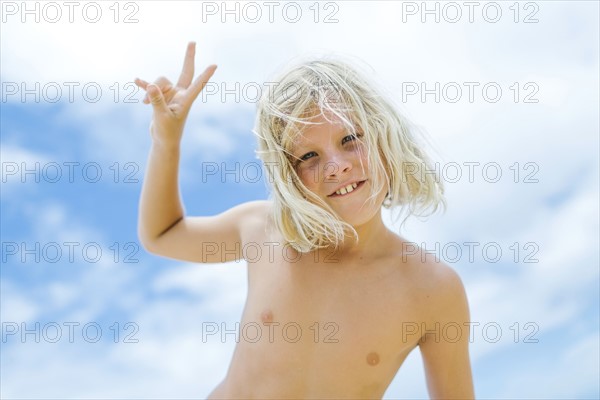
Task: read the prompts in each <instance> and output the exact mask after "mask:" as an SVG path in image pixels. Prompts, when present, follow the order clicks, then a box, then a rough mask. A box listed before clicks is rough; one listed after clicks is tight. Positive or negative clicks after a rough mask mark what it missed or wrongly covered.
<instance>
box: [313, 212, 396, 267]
mask: <svg viewBox="0 0 600 400" xmlns="http://www.w3.org/2000/svg"><path fill="white" fill-rule="evenodd" d="M354 229H355V230H356V233H357V234H358V240H357V239H356V237H354V235H352V234H350V235H347V236H346V240H345V242H344V243H342V244H341V245H340V246H338V248H337V249H334V248H333V246H332V247H330V248H327V249H322V252H324V253H325V254H328V255H331V256H332V257H334V258H335V259H339V260H358V259H359V258H361V259H362V258H363V257H374V256H377V254H379V253H380V252H381V251H382V250H383V249H385V248H386V245H387V243H389V239H390V235H392V233H391V232H390V231H389V230H388V229H387V227H386V226H385V224H384V223H383V220H382V219H381V212H378V213H376V215H375V216H374V217H373V218H372V219H371V220H370V221H368V222H366V223H365V224H363V225H359V226H354Z"/></svg>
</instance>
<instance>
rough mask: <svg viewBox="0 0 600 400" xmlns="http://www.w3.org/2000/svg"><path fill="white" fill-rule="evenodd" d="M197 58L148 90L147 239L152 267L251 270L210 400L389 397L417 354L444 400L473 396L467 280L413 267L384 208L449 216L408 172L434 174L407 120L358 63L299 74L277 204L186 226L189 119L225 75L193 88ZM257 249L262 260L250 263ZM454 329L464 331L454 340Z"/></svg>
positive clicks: (427, 180) (272, 135) (273, 141)
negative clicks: (181, 180)
mask: <svg viewBox="0 0 600 400" xmlns="http://www.w3.org/2000/svg"><path fill="white" fill-rule="evenodd" d="M194 56H195V43H190V44H189V45H188V48H187V53H186V57H185V61H184V66H183V71H182V73H181V76H180V79H179V81H178V83H177V85H176V86H173V85H172V84H171V83H170V82H169V81H168V80H167V79H166V78H164V77H161V78H159V79H157V80H156V81H155V84H149V83H147V82H145V81H143V80H140V79H136V83H137V85H138V86H140V87H141V88H143V89H144V90H146V92H147V94H146V98H145V99H144V102H145V103H152V105H153V109H154V115H153V120H152V124H151V128H150V131H151V135H152V149H151V152H150V156H149V162H148V170H147V173H146V176H145V179H144V185H143V189H142V194H141V201H140V214H139V226H138V233H139V238H140V242H141V243H142V245H143V246H144V247H145V248H146V249H147V250H148V251H149V252H151V253H153V254H157V255H161V256H165V257H170V258H174V259H179V260H185V261H192V262H209V263H214V262H227V261H232V260H237V259H241V258H245V259H246V261H247V262H248V297H247V302H246V305H245V307H244V311H243V315H242V318H241V326H242V327H244V328H243V334H242V335H241V337H242V338H241V340H240V341H239V342H238V344H237V346H236V349H235V352H234V355H233V359H232V361H231V364H230V367H229V370H228V373H227V376H226V377H225V379H224V380H223V381H222V382H221V383H220V384H219V385H218V386H217V387H216V388H215V389H214V390H213V392H212V393H211V394H210V395H209V398H210V399H217V398H223V399H233V398H246V399H250V398H253V399H264V398H276V399H285V398H290V399H292V398H293V399H300V398H319V399H324V398H335V399H342V398H348V399H349V398H352V399H362V398H365V399H367V398H369V399H372V398H381V397H382V396H383V395H384V393H385V391H386V389H387V387H388V385H389V384H390V382H391V381H392V380H393V378H394V376H395V374H396V372H397V371H398V369H399V368H400V366H401V365H402V363H403V361H404V360H405V358H406V357H407V356H408V354H409V353H410V352H411V351H412V350H413V349H414V348H415V347H417V346H418V347H419V349H420V351H421V353H422V356H423V361H424V365H425V371H426V378H427V385H428V390H429V394H430V396H431V397H433V398H456V399H468V398H473V397H474V390H473V384H472V378H471V367H470V361H469V354H468V335H467V334H465V331H466V330H467V326H468V323H469V309H468V302H467V298H466V294H465V291H464V287H463V285H462V282H461V280H460V278H459V276H458V275H457V274H456V272H454V270H452V269H451V268H450V267H448V266H447V265H445V264H443V263H440V262H432V261H429V260H427V258H426V257H425V260H426V261H425V262H424V261H423V258H422V257H421V253H420V250H419V252H417V254H415V252H414V251H412V252H410V254H409V253H408V252H407V251H406V250H407V249H408V248H414V245H412V244H411V243H410V242H408V241H406V240H405V239H404V238H402V237H400V236H398V235H396V234H395V233H393V232H392V231H390V230H389V229H387V228H386V226H385V225H384V223H383V221H382V218H381V207H382V206H386V207H392V206H402V207H409V211H410V212H411V213H415V210H416V209H417V208H419V207H421V208H424V209H425V208H427V207H432V208H434V209H436V208H437V205H438V204H443V203H444V200H443V197H442V193H443V188H442V187H441V185H440V184H439V183H436V181H435V179H434V178H433V177H431V176H429V175H427V174H425V176H421V177H419V179H417V178H415V177H414V174H413V173H412V172H414V171H415V170H414V169H410V171H411V173H408V171H409V169H408V168H405V167H404V165H405V164H406V163H410V165H412V166H415V165H416V166H419V165H421V166H426V165H428V164H427V163H428V160H427V158H426V156H425V155H424V153H423V152H422V151H421V149H420V148H419V147H418V146H417V145H416V143H415V140H414V137H412V134H411V132H410V130H409V129H408V128H407V126H408V124H407V121H405V120H404V119H403V118H402V117H401V116H400V115H399V114H398V113H397V112H396V111H395V110H394V109H393V108H392V107H391V106H390V105H389V103H388V102H387V101H386V100H384V99H383V98H382V97H381V96H380V95H379V94H378V93H376V92H375V91H374V90H372V88H371V86H370V85H369V84H368V83H367V82H366V80H364V78H363V77H362V76H361V75H360V74H358V73H357V72H356V71H355V70H353V69H352V68H351V67H349V66H348V65H346V64H344V63H343V62H338V61H330V60H315V61H312V62H307V63H304V64H301V65H299V66H296V67H294V68H292V69H291V70H290V71H288V72H286V73H285V74H284V75H282V76H281V77H280V79H279V80H278V85H276V86H275V87H273V88H272V89H271V90H269V91H268V92H266V93H265V94H264V95H263V97H262V98H261V100H260V102H259V105H258V111H257V119H256V126H255V133H256V134H257V136H258V140H259V150H258V154H259V156H260V157H261V159H262V160H263V162H264V163H265V166H266V167H267V170H268V173H269V177H270V178H271V179H270V182H272V185H273V194H272V198H271V200H269V201H253V202H248V203H244V204H241V205H238V206H236V207H233V208H231V209H230V210H227V211H225V212H223V213H222V214H219V215H216V216H210V217H186V216H184V211H183V206H182V204H181V201H180V199H179V194H178V192H179V190H178V180H177V173H178V164H179V144H180V140H181V137H182V133H183V128H184V123H185V119H186V117H187V114H188V112H189V109H190V106H191V104H192V102H193V101H194V100H195V99H196V97H197V96H198V94H199V93H200V92H201V91H202V89H203V88H204V86H205V85H206V82H207V81H208V80H209V79H210V77H211V76H212V75H213V73H214V71H215V69H216V66H215V65H211V66H209V67H208V68H207V69H206V70H205V71H204V72H203V73H202V74H201V75H200V76H199V77H198V78H197V79H196V80H195V81H194V82H193V83H192V78H193V75H194ZM406 165H408V164H406ZM434 211H435V210H434ZM251 247H253V248H255V249H256V250H257V251H256V252H253V254H261V256H260V257H253V256H251V255H249V254H248V252H246V253H244V251H243V249H250V248H251ZM207 249H211V251H208V250H207ZM215 249H216V250H217V251H214V250H215ZM219 249H227V251H218V250H219ZM232 249H235V250H234V251H232ZM429 258H431V257H429ZM446 327H452V328H455V330H454V331H452V334H447V335H445V334H444V333H448V332H449V331H451V330H448V329H446ZM456 329H458V332H457V334H455V332H456Z"/></svg>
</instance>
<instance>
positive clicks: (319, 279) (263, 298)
mask: <svg viewBox="0 0 600 400" xmlns="http://www.w3.org/2000/svg"><path fill="white" fill-rule="evenodd" d="M265 221H268V218H266V215H265V216H262V217H261V216H258V217H257V218H256V219H254V221H253V222H252V223H250V224H248V226H247V227H246V228H247V229H245V231H244V232H242V246H243V248H245V249H247V257H246V258H247V261H248V285H249V286H248V298H247V301H246V306H245V308H244V311H243V315H242V318H241V322H240V335H239V342H238V344H237V346H236V349H235V352H234V355H233V359H232V361H231V365H230V368H229V371H228V373H227V377H226V378H225V380H224V381H223V382H222V383H221V384H220V385H219V386H218V387H217V388H216V389H215V390H214V391H213V392H212V393H211V394H210V395H209V399H217V398H238V397H243V398H261V399H264V398H279V399H284V398H328V397H329V398H353V399H358V398H381V397H383V395H384V393H385V390H386V388H387V387H388V385H389V384H390V382H391V381H392V379H393V378H394V376H395V374H396V372H397V371H398V369H399V368H400V366H401V365H402V363H403V361H404V360H405V358H406V357H407V356H408V354H409V353H410V352H411V351H412V350H413V349H414V348H415V347H416V346H417V344H418V341H419V335H418V334H412V335H411V334H407V332H408V331H407V329H406V328H407V326H408V325H412V326H415V324H417V325H419V326H420V324H421V323H422V322H423V321H424V310H423V309H424V304H426V301H425V296H426V291H423V290H422V288H423V276H424V271H423V266H422V265H421V266H420V265H418V263H416V262H414V261H412V259H406V258H405V259H404V260H403V257H402V242H403V239H402V238H401V237H399V236H396V235H393V238H394V239H393V243H389V244H391V245H390V246H387V247H388V248H389V251H386V252H385V253H384V254H381V255H378V256H377V257H376V258H373V259H362V260H360V259H358V260H351V261H341V260H336V259H335V258H333V257H332V258H329V259H328V260H325V257H323V256H316V253H309V254H305V255H302V256H301V257H298V256H299V254H298V253H295V252H294V251H293V249H291V248H290V247H283V246H282V245H281V243H284V241H283V238H281V237H279V236H278V234H277V233H274V229H270V227H269V226H267V225H266V224H268V222H265ZM268 243H271V244H268ZM389 244H388V245H389ZM258 249H260V252H259V251H258Z"/></svg>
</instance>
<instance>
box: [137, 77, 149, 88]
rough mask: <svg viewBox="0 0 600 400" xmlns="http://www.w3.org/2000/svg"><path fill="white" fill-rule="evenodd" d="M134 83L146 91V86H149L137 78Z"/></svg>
mask: <svg viewBox="0 0 600 400" xmlns="http://www.w3.org/2000/svg"><path fill="white" fill-rule="evenodd" d="M133 82H134V83H135V84H136V85H138V86H139V87H140V88H142V89H144V90H146V86H148V82H146V81H145V80H143V79H140V78H135V79H134V81H133Z"/></svg>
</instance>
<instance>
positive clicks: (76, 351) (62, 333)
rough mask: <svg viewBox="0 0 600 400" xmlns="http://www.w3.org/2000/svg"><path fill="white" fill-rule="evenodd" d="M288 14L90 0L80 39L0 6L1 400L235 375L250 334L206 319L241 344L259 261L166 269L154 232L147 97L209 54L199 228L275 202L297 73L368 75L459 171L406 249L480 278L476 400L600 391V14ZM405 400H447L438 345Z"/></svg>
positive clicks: (64, 15) (187, 391)
mask: <svg viewBox="0 0 600 400" xmlns="http://www.w3.org/2000/svg"><path fill="white" fill-rule="evenodd" d="M275 3H276V7H275V8H274V13H273V15H272V20H269V8H267V6H266V5H265V4H264V3H262V2H256V3H253V4H251V5H250V6H247V5H246V3H243V2H228V3H227V7H228V8H229V9H230V10H235V7H236V4H237V7H238V8H237V10H238V12H237V13H236V12H235V11H234V12H233V13H232V14H223V5H222V3H221V2H204V3H202V2H192V1H184V2H178V1H172V2H168V3H167V2H166V1H132V2H119V3H115V2H112V1H107V2H105V1H98V2H95V3H93V2H92V3H89V2H78V3H77V4H78V5H77V6H76V7H75V8H74V9H73V13H72V22H70V21H69V9H68V8H67V7H66V6H64V3H63V2H58V3H53V4H54V5H50V6H48V5H47V3H46V2H26V4H27V6H26V7H28V9H30V10H34V11H32V13H30V14H26V13H24V10H23V3H21V2H10V1H3V2H0V10H1V12H2V15H1V18H2V20H1V25H0V26H1V27H0V51H1V54H0V55H1V58H0V59H1V62H0V80H1V82H2V99H1V104H0V105H1V116H0V124H1V139H0V146H1V147H0V149H1V150H0V156H1V165H2V186H1V188H2V191H1V207H2V209H1V219H2V224H1V230H0V233H1V235H2V239H1V243H2V248H1V257H2V260H1V262H2V264H1V286H0V289H1V296H0V297H1V307H0V311H1V318H0V319H1V321H2V342H1V343H0V345H1V350H2V351H1V354H0V368H1V370H0V379H1V382H0V395H1V397H2V398H6V399H25V398H27V399H36V398H39V399H41V398H45V399H47V398H56V399H58V398H60V399H65V398H132V399H133V398H136V399H139V398H165V399H166V398H190V399H192V398H205V397H206V396H207V395H208V393H209V392H210V391H211V390H212V389H213V388H214V387H215V386H216V385H217V384H218V383H219V382H220V381H221V380H222V379H223V378H224V376H225V373H226V371H227V367H228V365H229V361H230V359H231V355H232V353H233V349H234V345H235V338H234V337H233V336H232V335H229V336H227V337H226V340H224V341H221V340H220V339H219V337H218V336H212V337H208V338H207V339H206V340H203V338H202V332H203V323H204V324H206V323H209V322H214V323H217V324H221V323H223V324H225V327H227V329H234V328H235V322H236V321H239V319H240V316H241V312H242V308H243V304H244V300H245V296H246V293H247V289H246V277H247V275H246V264H245V262H243V261H241V262H232V263H226V264H204V265H203V264H192V263H182V262H178V261H175V260H169V259H166V258H162V257H158V256H153V255H150V254H147V253H146V252H145V251H144V250H143V249H142V248H141V246H140V245H139V242H138V239H137V234H136V225H137V212H138V201H139V195H140V190H141V184H142V180H143V174H144V171H145V168H146V162H147V160H146V158H147V155H148V151H149V148H150V136H149V131H148V127H149V123H150V118H151V108H150V106H148V105H144V104H143V103H141V99H142V98H143V92H142V91H139V90H137V89H136V88H135V87H134V86H133V84H132V83H131V82H132V81H133V79H134V78H136V77H140V78H143V79H146V80H148V81H152V80H154V79H155V78H157V77H158V76H161V75H164V76H166V77H168V78H169V79H171V80H172V81H176V79H177V77H178V76H179V72H180V69H181V65H182V61H183V55H184V53H185V48H186V44H187V42H188V41H192V40H193V41H196V42H197V50H196V68H197V72H200V71H201V70H203V69H204V67H205V66H207V65H209V64H213V63H214V64H217V65H218V69H217V71H216V73H215V75H214V76H213V78H212V82H213V85H212V86H210V88H211V93H210V94H208V93H206V94H205V96H204V97H200V98H198V100H197V101H196V103H195V104H194V106H193V108H192V111H191V113H190V115H189V118H188V121H187V125H186V130H185V134H184V138H183V141H182V157H181V164H180V188H181V193H182V198H183V202H184V204H185V209H186V213H187V215H213V214H216V213H220V212H222V211H225V210H226V209H228V208H230V207H231V206H234V205H236V204H239V203H242V202H245V201H250V200H257V199H266V198H267V197H268V195H269V192H268V182H267V181H266V179H265V178H264V173H261V174H260V175H259V176H258V178H259V179H255V177H256V171H257V169H256V166H257V165H258V164H257V163H258V160H257V159H256V158H255V154H254V149H255V144H256V143H255V138H254V136H253V134H252V133H251V129H252V126H253V119H254V110H255V106H256V104H255V98H256V87H261V85H263V84H264V82H269V79H270V77H272V76H273V74H274V73H276V72H277V71H279V70H280V68H281V67H282V66H283V65H285V64H286V63H288V62H289V61H290V60H291V59H293V58H295V57H298V56H305V55H323V54H328V53H331V52H335V53H337V54H342V55H345V56H349V57H352V58H355V59H356V60H357V62H359V63H361V65H363V66H365V67H366V68H367V69H369V70H370V71H371V72H370V76H371V78H372V79H375V80H376V81H378V82H380V83H381V84H382V85H383V86H384V87H385V88H386V90H387V92H388V93H389V94H390V95H391V97H392V98H393V99H394V100H395V101H396V103H397V104H398V107H399V109H400V110H401V112H403V113H404V114H405V115H406V116H407V117H408V118H409V119H411V120H412V121H413V122H414V123H415V124H417V125H418V126H419V127H421V128H422V130H423V131H424V132H426V134H427V135H428V138H429V140H430V142H431V146H432V151H431V154H432V156H433V158H434V159H435V160H436V161H437V162H438V165H439V167H440V172H441V176H442V179H444V183H445V185H446V189H447V190H446V195H447V201H448V210H447V212H446V213H445V214H441V213H440V214H436V215H434V216H432V217H430V218H429V219H427V220H418V219H415V218H411V219H409V221H408V222H407V224H406V225H405V227H404V228H403V229H402V231H401V233H402V234H403V235H404V236H405V237H406V238H408V239H409V240H412V241H414V242H416V243H418V244H420V245H422V246H424V247H426V248H427V249H430V250H431V251H432V257H435V256H439V257H441V259H443V260H444V261H445V262H446V263H448V264H449V265H450V266H451V267H452V268H454V269H455V270H456V271H457V272H458V273H459V274H460V276H461V278H462V279H463V282H464V284H465V288H466V291H467V295H468V298H469V303H470V309H471V320H472V321H473V323H474V328H473V334H472V343H471V347H470V355H471V362H472V369H473V378H474V384H475V391H476V395H477V397H478V398H481V399H491V398H494V399H515V398H520V399H525V398H531V399H542V398H543V399H559V398H565V399H566V398H569V399H592V398H598V397H600V388H599V378H598V376H599V373H600V371H599V359H600V354H599V259H598V257H599V253H598V248H599V233H598V232H599V215H598V213H599V210H598V207H599V206H598V204H599V199H598V197H599V196H598V194H599V190H598V182H599V158H598V152H599V140H598V139H599V135H598V132H599V107H600V105H599V63H598V52H599V38H598V36H599V22H598V20H599V4H598V2H596V1H569V2H567V1H535V2H497V3H492V4H487V3H486V2H476V7H475V8H474V9H473V13H472V20H471V21H470V20H469V8H468V7H467V6H466V5H465V4H464V2H456V3H451V4H448V3H446V2H428V3H427V7H428V9H429V10H434V9H435V8H436V7H437V10H438V16H439V18H438V21H436V15H435V14H426V13H424V12H423V11H424V10H423V6H422V3H421V2H400V1H380V2H378V1H373V2H369V4H367V2H366V1H335V2H320V3H315V2H296V3H292V4H288V3H286V2H275ZM203 4H204V5H203ZM296 6H297V8H299V10H300V13H299V14H298V21H296V22H293V20H294V18H295V16H296V11H297V8H296ZM36 7H37V9H36ZM244 7H245V8H244ZM284 9H285V10H286V11H285V12H284V11H283V10H284ZM36 10H37V11H36ZM84 10H85V11H84ZM256 10H260V11H261V13H262V15H261V16H260V18H257V14H256ZM498 10H499V11H500V14H497V13H496V12H497V11H498ZM117 11H118V13H117ZM317 11H318V13H317ZM97 12H99V14H97ZM212 12H215V13H212ZM457 12H460V16H459V14H457ZM59 13H60V14H59ZM36 14H37V16H39V18H38V20H37V21H36ZM236 17H238V20H237V21H236ZM95 19H97V21H96V22H93V21H94V20H95ZM256 19H258V21H256V22H253V20H256ZM52 20H55V22H52ZM126 21H127V22H126ZM436 83H439V90H437V94H438V95H439V98H438V99H436V96H435V95H436V90H435V88H436ZM236 84H237V85H238V86H237V87H238V88H239V89H236ZM421 85H424V86H423V87H421ZM469 85H472V87H474V90H473V93H472V98H469ZM486 85H487V86H486ZM484 87H486V90H483V88H484ZM69 88H73V89H72V92H71V93H70V90H69ZM414 88H417V90H416V91H415V90H412V91H411V89H414ZM457 88H459V89H461V92H457V90H456V89H457ZM498 88H499V89H500V92H498V91H497V89H498ZM57 89H59V90H60V91H59V90H57ZM423 89H425V90H429V92H425V93H429V94H426V95H424V96H423V97H422V96H421V95H422V94H423V93H424V92H423ZM207 90H208V88H207ZM227 90H228V91H229V92H227ZM227 93H228V94H227ZM236 96H237V98H236ZM222 163H223V164H222ZM469 165H472V166H473V170H472V171H471V172H472V174H471V175H470V174H469V172H470V170H469V168H468V166H469ZM214 166H217V173H216V174H214V175H213V174H209V173H208V171H209V169H208V168H212V167H214ZM457 166H458V168H457ZM484 167H485V168H484ZM224 169H228V170H233V171H237V172H238V177H237V178H236V176H235V175H233V174H228V175H225V176H222V175H221V173H222V172H223V170H224ZM27 171H29V172H27ZM457 174H458V175H457ZM498 174H500V175H498ZM236 181H237V182H236ZM384 218H385V221H386V223H387V224H388V225H389V226H390V228H392V229H394V230H396V231H397V232H398V229H399V228H398V224H397V223H394V222H393V221H392V219H391V217H390V214H389V213H388V212H387V211H384ZM471 242H473V243H475V244H474V245H473V246H475V247H474V249H475V250H474V252H473V255H472V256H471V255H470V254H469V247H468V246H469V245H468V243H471ZM70 249H73V253H72V254H70ZM483 249H485V250H483ZM457 250H458V251H460V253H459V252H457ZM498 250H500V252H501V253H497V251H498ZM317 367H318V366H317ZM385 398H387V399H396V398H427V390H426V385H425V377H424V372H423V366H422V362H421V357H420V353H419V351H418V350H417V351H413V352H412V353H411V354H410V355H409V357H408V358H407V360H406V362H405V363H404V365H403V366H402V368H401V369H400V371H399V372H398V374H397V375H396V378H395V379H394V381H393V383H392V384H391V386H390V387H389V389H388V390H387V392H386V395H385Z"/></svg>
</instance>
